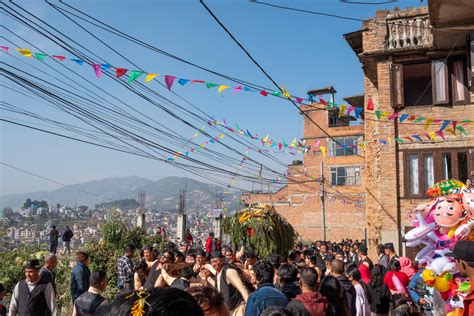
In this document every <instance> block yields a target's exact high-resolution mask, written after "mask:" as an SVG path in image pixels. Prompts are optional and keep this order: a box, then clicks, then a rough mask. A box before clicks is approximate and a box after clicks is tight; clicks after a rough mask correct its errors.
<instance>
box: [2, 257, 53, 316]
mask: <svg viewBox="0 0 474 316" xmlns="http://www.w3.org/2000/svg"><path fill="white" fill-rule="evenodd" d="M40 268H41V266H40V263H39V261H38V260H31V261H30V262H28V264H27V265H26V268H25V277H26V278H25V280H21V281H20V282H18V283H17V284H16V286H15V289H14V290H13V295H12V298H11V301H10V312H9V315H10V316H16V315H28V316H30V315H31V316H33V315H51V316H56V315H57V313H58V310H57V304H56V297H55V295H54V290H53V286H52V284H51V283H50V282H47V281H45V280H43V279H41V277H40V276H39V271H40Z"/></svg>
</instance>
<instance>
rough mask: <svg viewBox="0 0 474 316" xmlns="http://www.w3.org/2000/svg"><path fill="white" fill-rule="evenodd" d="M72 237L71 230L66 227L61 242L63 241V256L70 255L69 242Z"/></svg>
mask: <svg viewBox="0 0 474 316" xmlns="http://www.w3.org/2000/svg"><path fill="white" fill-rule="evenodd" d="M73 236H74V233H73V232H72V230H71V229H70V228H69V226H66V230H65V231H64V233H63V241H64V254H65V255H66V254H68V255H70V254H71V240H72V237H73Z"/></svg>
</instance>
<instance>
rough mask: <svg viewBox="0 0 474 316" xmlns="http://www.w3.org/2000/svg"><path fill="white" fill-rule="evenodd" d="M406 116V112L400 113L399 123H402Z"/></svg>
mask: <svg viewBox="0 0 474 316" xmlns="http://www.w3.org/2000/svg"><path fill="white" fill-rule="evenodd" d="M408 116H409V115H408V114H402V115H401V116H400V120H399V121H400V123H402V122H403V121H405V120H406V119H407V118H408Z"/></svg>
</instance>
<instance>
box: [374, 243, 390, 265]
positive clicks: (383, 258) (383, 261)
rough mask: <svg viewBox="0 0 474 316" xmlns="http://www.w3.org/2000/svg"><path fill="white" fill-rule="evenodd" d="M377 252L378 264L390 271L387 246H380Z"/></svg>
mask: <svg viewBox="0 0 474 316" xmlns="http://www.w3.org/2000/svg"><path fill="white" fill-rule="evenodd" d="M375 250H376V251H377V257H378V260H379V261H378V264H379V265H381V266H382V267H384V268H385V269H386V270H388V257H387V255H386V254H385V246H384V245H383V244H378V245H377V248H375Z"/></svg>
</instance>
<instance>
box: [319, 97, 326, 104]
mask: <svg viewBox="0 0 474 316" xmlns="http://www.w3.org/2000/svg"><path fill="white" fill-rule="evenodd" d="M319 103H320V104H322V105H328V103H327V102H326V101H324V100H323V99H321V98H319Z"/></svg>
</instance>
